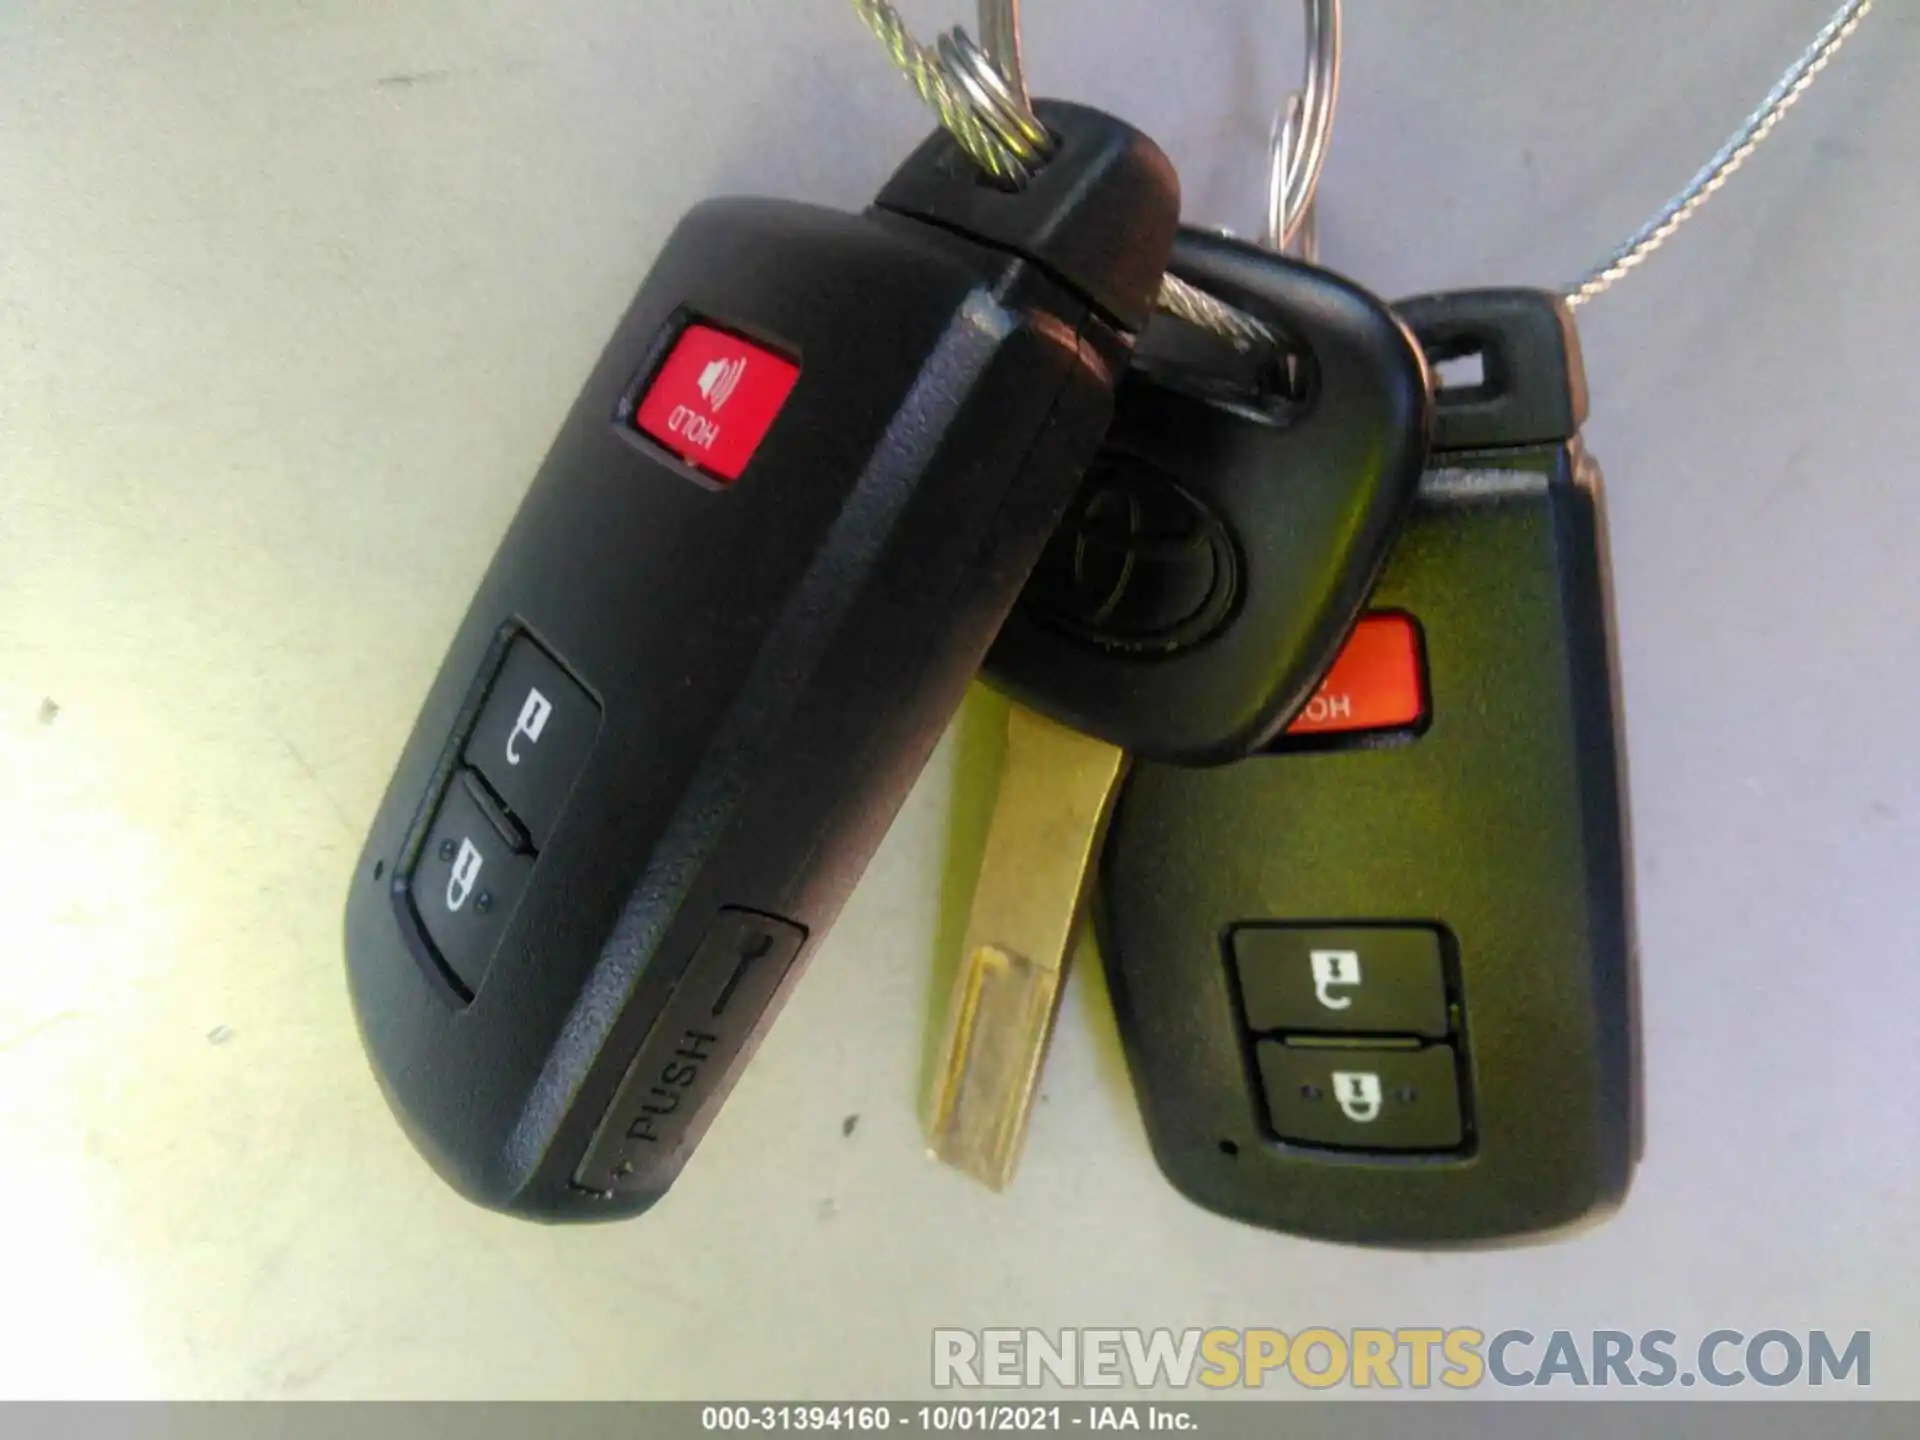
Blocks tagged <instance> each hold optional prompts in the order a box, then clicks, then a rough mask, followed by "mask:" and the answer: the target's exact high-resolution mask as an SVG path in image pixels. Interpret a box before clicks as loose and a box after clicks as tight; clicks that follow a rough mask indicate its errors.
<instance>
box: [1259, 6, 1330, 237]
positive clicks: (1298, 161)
mask: <svg viewBox="0 0 1920 1440" xmlns="http://www.w3.org/2000/svg"><path fill="white" fill-rule="evenodd" d="M1305 5H1306V12H1307V61H1306V78H1305V80H1304V81H1303V83H1302V85H1301V88H1300V89H1299V90H1296V91H1293V92H1292V93H1291V94H1289V95H1288V96H1287V97H1286V98H1285V99H1284V100H1283V101H1281V103H1280V108H1279V109H1278V110H1277V111H1276V112H1275V114H1274V117H1273V129H1272V132H1271V135H1270V138H1269V140H1268V161H1267V217H1266V228H1265V230H1264V231H1263V233H1262V234H1261V237H1260V238H1261V241H1262V243H1264V244H1266V245H1267V246H1269V247H1271V248H1272V249H1275V250H1288V249H1289V248H1291V247H1294V246H1295V243H1296V242H1298V248H1299V250H1300V253H1301V254H1302V255H1303V256H1304V257H1305V258H1307V259H1311V258H1312V253H1311V252H1312V251H1313V250H1314V249H1317V248H1318V246H1317V239H1316V236H1315V234H1314V225H1313V201H1314V196H1315V194H1316V192H1317V191H1318V190H1319V187H1320V174H1321V172H1322V170H1324V169H1325V167H1326V163H1327V148H1328V145H1329V143H1330V141H1331V140H1332V137H1333V115H1334V110H1335V108H1336V106H1337V105H1338V104H1339V100H1340V0H1305Z"/></svg>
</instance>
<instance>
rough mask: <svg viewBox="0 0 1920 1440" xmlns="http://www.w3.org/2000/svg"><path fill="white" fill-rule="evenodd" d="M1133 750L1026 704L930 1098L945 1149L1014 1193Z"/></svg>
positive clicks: (931, 1126) (932, 1135) (931, 1144)
mask: <svg viewBox="0 0 1920 1440" xmlns="http://www.w3.org/2000/svg"><path fill="white" fill-rule="evenodd" d="M1125 764H1126V756H1125V755H1124V754H1123V753H1122V752H1121V751H1119V750H1117V749H1115V748H1114V747H1113V746H1111V745H1109V744H1106V743H1105V742H1104V741H1100V740H1095V739H1092V738H1091V737H1089V736H1086V735H1082V734H1080V733H1079V732H1078V731H1076V730H1069V729H1067V728H1066V727H1065V726H1063V725H1056V724H1055V723H1054V722H1053V721H1051V720H1048V719H1046V718H1045V717H1044V716H1041V715H1038V714H1035V713H1034V712H1033V711H1031V710H1028V709H1026V708H1025V707H1024V706H1021V705H1014V706H1012V707H1010V709H1009V710H1008V713H1007V749H1006V759H1005V761H1004V764H1003V766H1002V769H1001V772H1000V787H999V791H998V793H997V794H996V796H995V798H994V807H993V817H992V819H991V820H990V821H989V823H988V827H987V843H986V852H985V854H984V856H983V857H982V859H981V862H980V879H979V883H978V885H977V886H976V888H975V890H974V894H973V907H972V909H971V911H970V912H969V913H968V916H967V935H966V942H965V949H964V952H963V955H962V958H961V963H960V973H959V974H958V976H957V977H956V978H955V980H954V987H953V995H952V998H951V999H950V1000H949V1002H948V1018H947V1025H946V1033H945V1036H944V1038H943V1040H942V1042H941V1050H940V1065H939V1068H938V1070H937V1071H936V1072H935V1075H934V1082H933V1084H934V1091H933V1095H932V1097H931V1103H930V1104H929V1105H928V1107H927V1109H928V1114H929V1117H930V1118H929V1121H928V1132H927V1144H928V1148H929V1149H930V1150H931V1151H932V1153H933V1154H934V1156H935V1157H936V1158H938V1159H940V1160H944V1161H945V1162H946V1163H947V1164H949V1165H953V1166H955V1167H957V1168H959V1169H961V1170H964V1171H965V1172H966V1173H967V1174H969V1175H971V1176H973V1178H974V1179H976V1180H978V1181H980V1182H981V1183H982V1184H984V1185H988V1186H990V1187H991V1188H993V1189H995V1190H1004V1189H1005V1188H1006V1187H1007V1184H1008V1183H1009V1182H1010V1181H1011V1180H1012V1179H1013V1172H1014V1170H1015V1168H1016V1167H1017V1166H1018V1165H1019V1163H1020V1148H1021V1143H1022V1141H1023V1140H1024V1139H1025V1138H1026V1133H1027V1117H1028V1115H1029V1114H1030V1112H1031V1111H1032V1109H1033V1098H1034V1094H1035V1092H1036V1089H1037V1086H1038V1082H1039V1078H1040V1062H1041V1061H1042V1060H1043V1059H1045V1057H1046V1053H1047V1041H1048V1038H1049V1037H1050V1036H1051V1035H1052V1033H1053V1022H1054V1016H1055V1014H1056V1012H1057V1011H1058V1008H1059V1003H1060V987H1061V982H1062V980H1064V978H1065V976H1066V968H1067V958H1068V956H1069V955H1070V954H1071V951H1072V945H1073V941H1074V935H1075V933H1076V931H1077V930H1078V928H1079V922H1080V913H1081V909H1082V907H1083V904H1084V902H1085V899H1086V893H1087V888H1088V880H1089V878H1090V876H1091V874H1092V870H1093V865H1094V861H1095V860H1096V859H1097V858H1098V856H1099V853H1100V845H1101V841H1102V839H1103V838H1104V835H1105V832H1106V825H1107V816H1108V813H1109V811H1110V810H1111V808H1112V802H1113V796H1114V793H1115V791H1117V790H1118V789H1119V783H1120V778H1121V775H1122V774H1123V773H1124V769H1125Z"/></svg>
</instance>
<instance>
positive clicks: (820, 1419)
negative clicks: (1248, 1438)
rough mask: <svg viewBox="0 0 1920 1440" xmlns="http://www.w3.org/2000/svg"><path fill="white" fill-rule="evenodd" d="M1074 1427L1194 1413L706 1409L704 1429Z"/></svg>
mask: <svg viewBox="0 0 1920 1440" xmlns="http://www.w3.org/2000/svg"><path fill="white" fill-rule="evenodd" d="M1069 1426H1071V1427H1072V1428H1074V1429H1084V1430H1093V1431H1113V1430H1141V1431H1157V1432H1162V1433H1182V1432H1190V1431H1193V1430H1195V1429H1196V1428H1197V1425H1196V1422H1195V1420H1194V1418H1193V1416H1192V1415H1191V1414H1189V1413H1188V1412H1187V1411H1186V1410H1185V1409H1182V1408H1180V1407H1178V1406H1174V1405H1149V1404H1140V1405H1089V1404H1080V1405H1074V1406H1068V1407H1062V1406H1059V1405H1013V1404H977V1405H918V1406H907V1405H757V1406H756V1405H708V1406H705V1407H703V1408H702V1409H701V1412H700V1428H701V1429H702V1430H705V1431H709V1432H725V1431H758V1430H794V1431H822V1430H850V1431H854V1432H874V1431H887V1430H893V1429H899V1430H922V1431H928V1432H931V1433H933V1434H947V1433H953V1432H963V1433H964V1432H973V1431H979V1432H985V1433H992V1434H1010V1433H1019V1432H1029V1431H1031V1432H1058V1431H1062V1430H1065V1429H1067V1428H1069Z"/></svg>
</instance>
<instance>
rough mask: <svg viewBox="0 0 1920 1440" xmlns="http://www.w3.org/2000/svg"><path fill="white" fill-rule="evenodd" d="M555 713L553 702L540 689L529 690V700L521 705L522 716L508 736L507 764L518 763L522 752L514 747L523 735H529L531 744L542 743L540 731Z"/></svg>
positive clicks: (528, 740) (528, 739) (528, 741)
mask: <svg viewBox="0 0 1920 1440" xmlns="http://www.w3.org/2000/svg"><path fill="white" fill-rule="evenodd" d="M552 714H553V702H552V701H551V700H549V699H547V697H546V696H544V695H542V694H541V693H540V692H539V691H538V690H535V689H530V690H528V691H527V700H526V703H525V704H524V705H522V706H521V707H520V718H519V719H518V720H516V721H515V722H514V725H513V733H512V734H511V735H509V736H507V764H509V765H518V764H519V763H520V759H521V757H520V753H519V751H518V750H516V749H515V748H514V747H515V746H517V745H518V744H519V743H520V737H521V736H522V735H524V736H526V737H527V743H528V744H529V745H538V744H539V743H540V733H541V731H543V730H545V729H546V728H547V718H548V717H549V716H551V715H552Z"/></svg>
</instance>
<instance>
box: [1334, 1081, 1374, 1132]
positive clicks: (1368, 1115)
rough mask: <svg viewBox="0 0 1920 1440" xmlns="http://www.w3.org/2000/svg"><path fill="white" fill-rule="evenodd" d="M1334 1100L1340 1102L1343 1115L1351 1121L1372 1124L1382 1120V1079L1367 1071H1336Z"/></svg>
mask: <svg viewBox="0 0 1920 1440" xmlns="http://www.w3.org/2000/svg"><path fill="white" fill-rule="evenodd" d="M1333 1098H1334V1099H1336V1100H1338V1101H1339V1102H1340V1110H1341V1113H1343V1114H1344V1115H1345V1116H1346V1117H1347V1118H1348V1119H1349V1120H1352V1121H1353V1122H1355V1123H1356V1124H1359V1125H1367V1124H1371V1123H1372V1122H1373V1121H1375V1120H1378V1119H1379V1118H1380V1077H1379V1076H1378V1075H1375V1074H1373V1073H1372V1072H1371V1071H1366V1070H1336V1071H1334V1072H1333Z"/></svg>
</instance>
